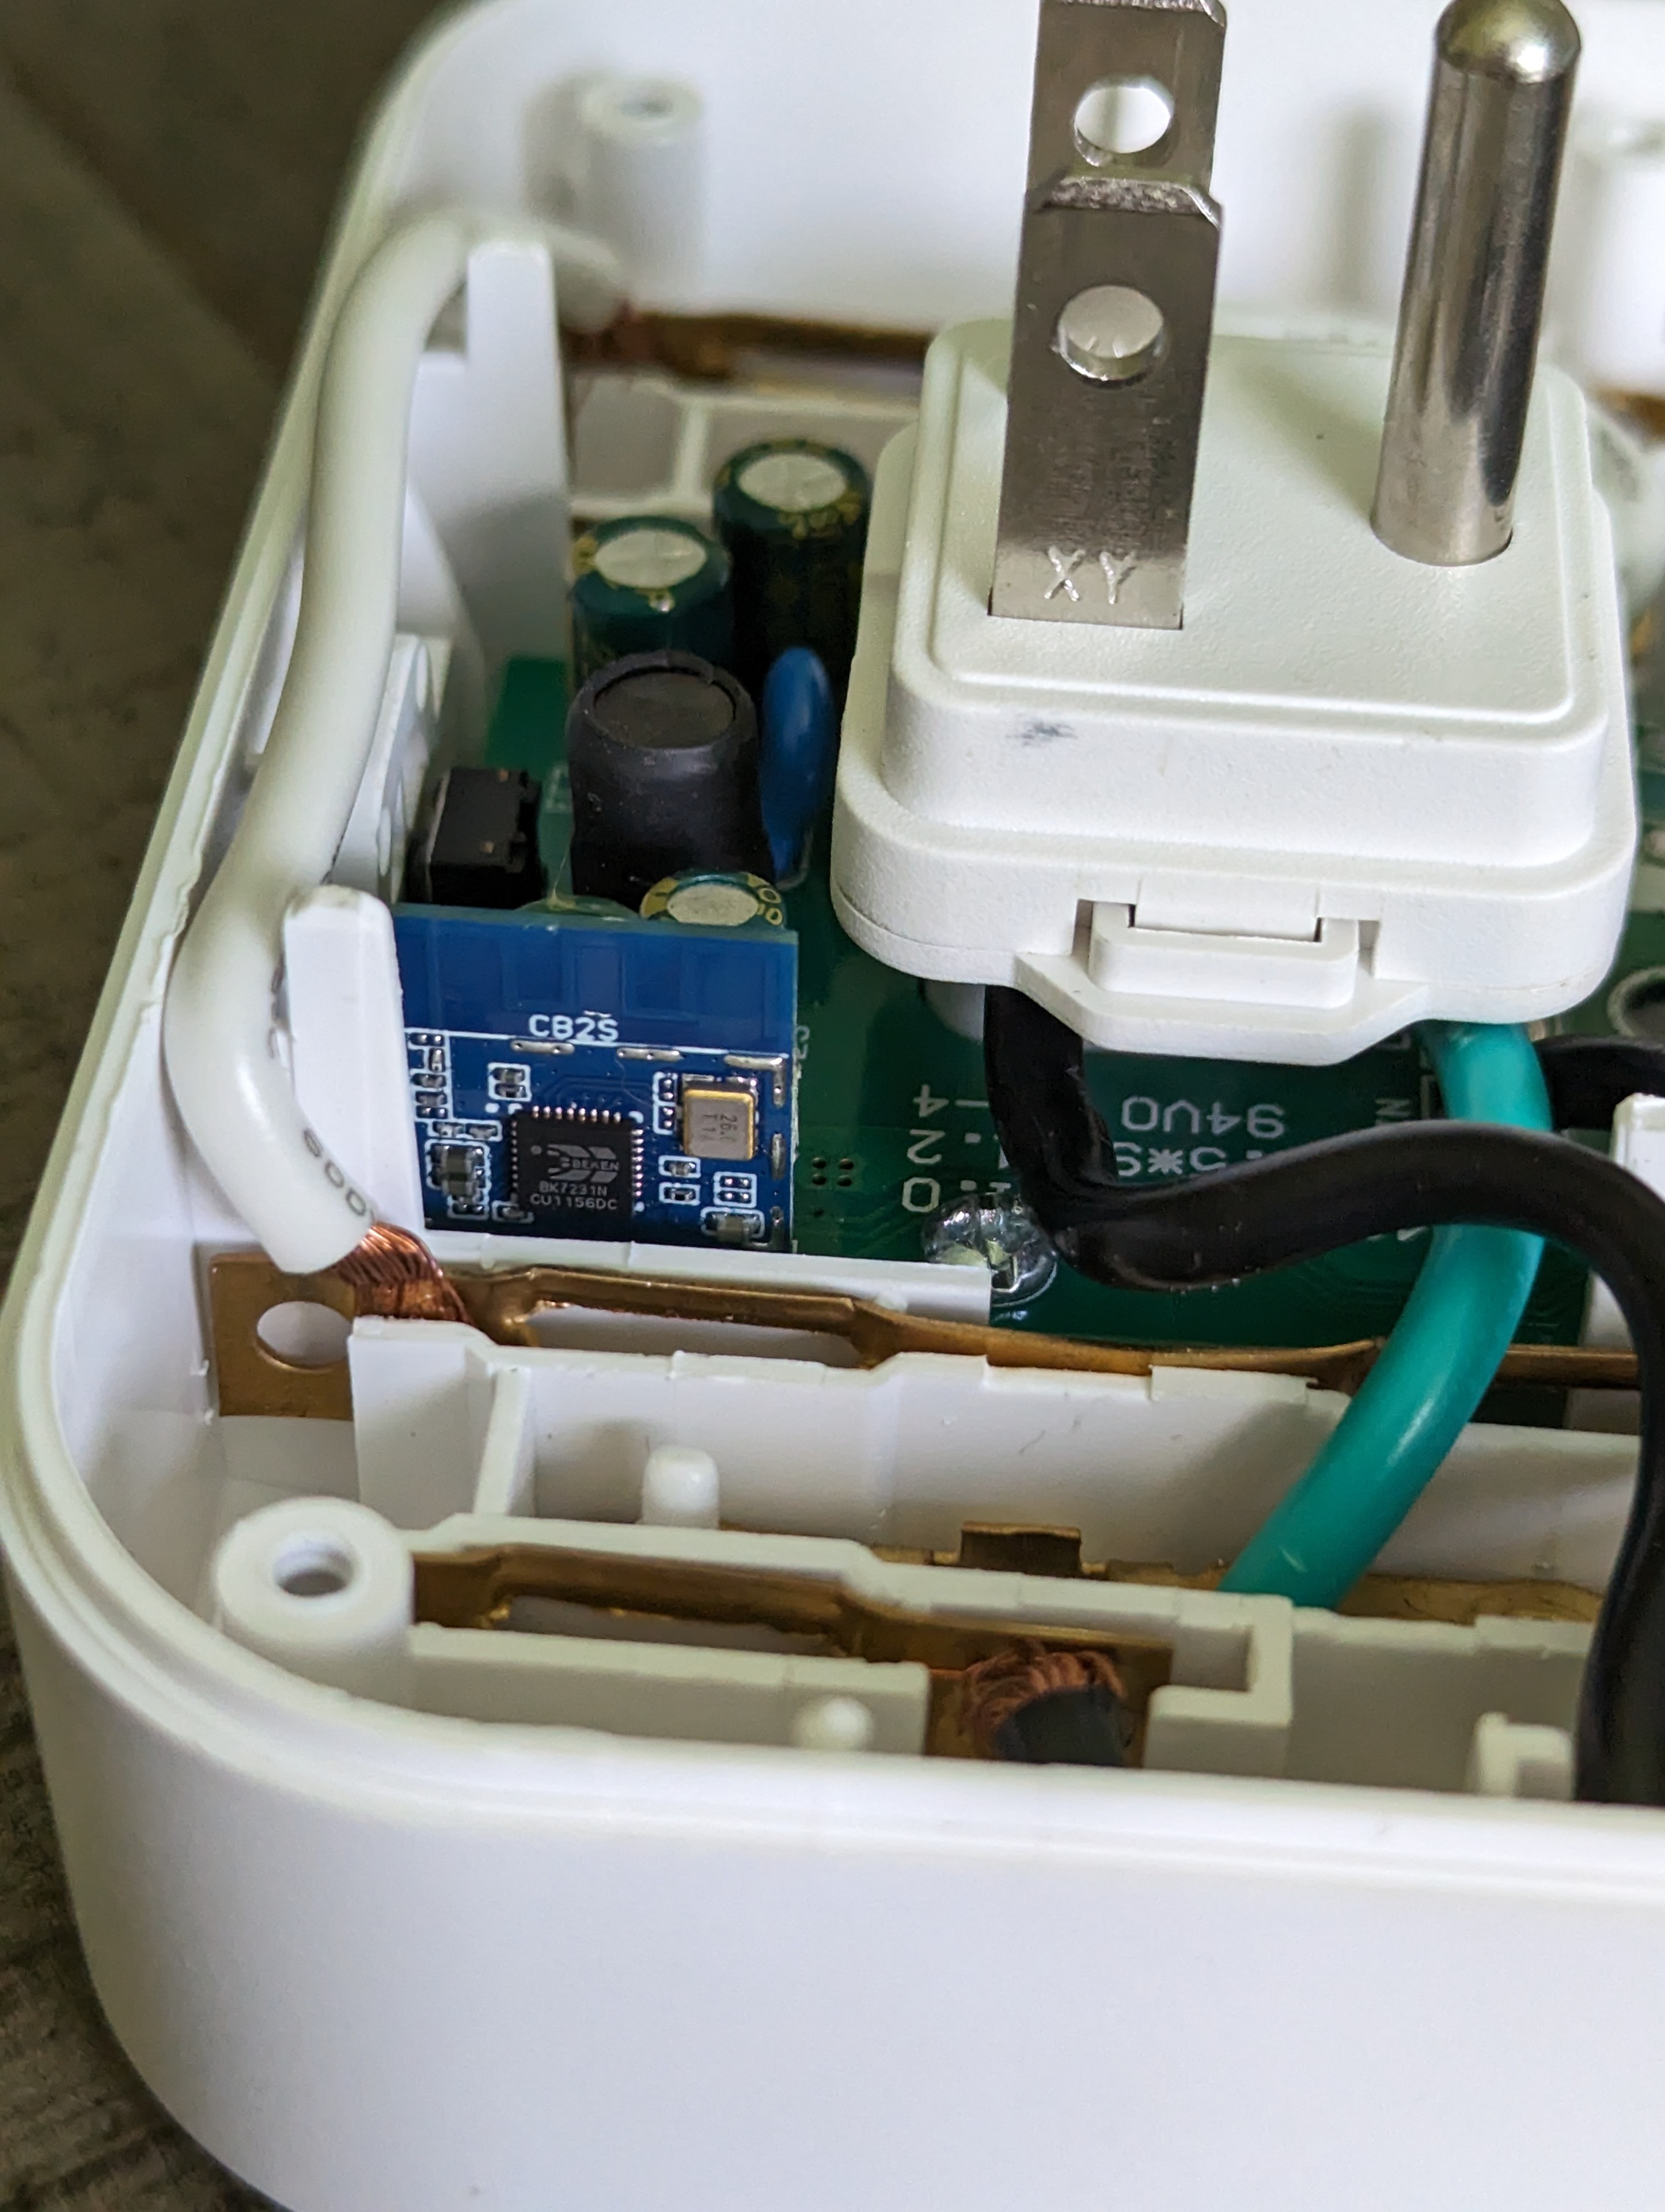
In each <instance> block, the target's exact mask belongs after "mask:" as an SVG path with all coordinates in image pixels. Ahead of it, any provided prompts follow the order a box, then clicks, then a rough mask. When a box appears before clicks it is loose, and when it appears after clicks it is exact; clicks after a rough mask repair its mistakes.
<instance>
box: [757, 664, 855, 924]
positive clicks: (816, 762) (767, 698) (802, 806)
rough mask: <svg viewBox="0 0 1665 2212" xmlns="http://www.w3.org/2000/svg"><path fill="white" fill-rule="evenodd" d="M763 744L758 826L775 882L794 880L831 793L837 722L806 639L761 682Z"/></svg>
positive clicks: (822, 674) (805, 863) (822, 672)
mask: <svg viewBox="0 0 1665 2212" xmlns="http://www.w3.org/2000/svg"><path fill="white" fill-rule="evenodd" d="M837 765H838V721H837V717H836V714H835V712H834V709H833V696H832V686H831V684H829V682H828V681H827V671H826V670H825V669H824V668H823V666H822V665H821V663H820V660H819V659H817V656H816V655H815V654H814V653H811V651H810V650H809V647H807V646H802V645H794V646H793V647H791V648H790V649H789V650H788V651H787V652H785V653H782V654H781V657H780V659H778V660H777V661H776V662H775V665H774V667H773V668H771V669H770V670H769V675H768V677H767V678H766V679H765V681H764V684H763V750H762V753H761V755H760V757H759V760H758V765H757V784H758V792H759V795H760V796H761V798H762V799H763V827H764V829H766V830H767V831H768V833H769V856H770V858H771V860H773V861H774V864H775V882H776V883H777V884H795V883H797V882H798V881H799V878H801V877H802V875H803V873H804V871H805V868H806V867H807V866H808V865H809V846H810V833H811V830H812V829H814V827H815V820H816V817H817V815H818V814H819V813H820V811H821V810H822V808H823V806H824V805H826V803H827V801H828V799H829V798H830V797H831V796H832V787H833V771H834V769H836V767H837Z"/></svg>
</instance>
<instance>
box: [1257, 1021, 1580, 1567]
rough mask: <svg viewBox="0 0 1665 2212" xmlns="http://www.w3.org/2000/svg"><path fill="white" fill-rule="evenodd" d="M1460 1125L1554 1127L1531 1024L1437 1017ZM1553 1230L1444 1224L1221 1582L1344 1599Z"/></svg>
mask: <svg viewBox="0 0 1665 2212" xmlns="http://www.w3.org/2000/svg"><path fill="white" fill-rule="evenodd" d="M1421 1035H1422V1038H1423V1042H1424V1043H1425V1045H1426V1046H1427V1048H1428V1050H1429V1052H1430V1054H1431V1055H1432V1058H1433V1062H1434V1066H1435V1069H1436V1071H1437V1073H1438V1076H1439V1084H1440V1089H1441V1091H1442V1092H1443V1094H1444V1099H1445V1110H1446V1113H1447V1115H1449V1117H1450V1118H1451V1119H1452V1120H1453V1121H1491V1122H1508V1123H1510V1124H1512V1125H1513V1126H1514V1127H1516V1128H1522V1129H1541V1130H1548V1129H1550V1128H1551V1127H1553V1124H1552V1121H1551V1118H1550V1108H1549V1098H1548V1095H1547V1092H1546V1091H1545V1088H1544V1079H1543V1076H1542V1074H1541V1073H1540V1069H1539V1066H1538V1060H1537V1055H1536V1054H1534V1051H1533V1048H1532V1046H1531V1043H1530V1042H1529V1041H1528V1037H1527V1034H1526V1032H1525V1030H1522V1029H1518V1028H1514V1027H1504V1026H1501V1025H1499V1026H1492V1025H1490V1024H1480V1023H1476V1022H1425V1023H1424V1024H1423V1025H1422V1030H1421ZM1543 1249H1544V1248H1543V1240H1542V1239H1541V1238H1540V1237H1527V1236H1522V1235H1521V1234H1519V1233H1518V1232H1516V1231H1514V1230H1510V1229H1469V1228H1450V1229H1440V1230H1437V1231H1436V1232H1435V1234H1434V1237H1433V1242H1432V1244H1431V1248H1430V1250H1429V1254H1428V1257H1427V1259H1426V1261H1425V1262H1424V1264H1423V1268H1422V1272H1421V1273H1420V1274H1419V1276H1418V1278H1417V1280H1416V1284H1415V1286H1414V1288H1413V1291H1412V1292H1411V1295H1410V1297H1409V1299H1408V1300H1407V1304H1406V1307H1405V1310H1404V1312H1403V1313H1402V1314H1401V1316H1400V1319H1399V1325H1398V1327H1397V1328H1395V1330H1394V1333H1393V1334H1392V1335H1391V1336H1390V1337H1389V1340H1388V1342H1387V1344H1386V1346H1384V1347H1383V1350H1382V1356H1381V1358H1379V1359H1378V1360H1377V1361H1376V1364H1375V1365H1374V1367H1372V1368H1371V1370H1370V1373H1369V1375H1368V1376H1366V1377H1365V1379H1364V1383H1363V1385H1362V1386H1361V1388H1360V1389H1359V1391H1358V1395H1357V1396H1356V1397H1355V1398H1354V1399H1353V1401H1352V1404H1351V1405H1350V1406H1349V1407H1347V1410H1346V1413H1344V1414H1343V1416H1342V1418H1341V1419H1340V1422H1339V1423H1338V1424H1337V1425H1336V1428H1335V1430H1334V1433H1333V1434H1332V1435H1331V1437H1329V1440H1328V1443H1326V1444H1325V1445H1324V1447H1323V1449H1322V1451H1320V1453H1319V1454H1318V1456H1317V1457H1316V1459H1315V1460H1314V1462H1313V1463H1312V1465H1311V1466H1310V1468H1308V1469H1307V1471H1306V1473H1305V1474H1303V1476H1302V1477H1301V1480H1299V1481H1298V1482H1297V1484H1296V1485H1295V1486H1294V1488H1293V1489H1292V1490H1291V1492H1289V1494H1288V1496H1287V1497H1286V1498H1284V1500H1283V1501H1282V1503H1281V1504H1279V1505H1278V1506H1277V1507H1276V1508H1275V1510H1273V1512H1272V1514H1271V1515H1270V1516H1268V1518H1267V1521H1266V1522H1265V1523H1264V1524H1263V1526H1262V1527H1261V1528H1260V1529H1259V1531H1258V1532H1257V1533H1256V1534H1255V1535H1254V1536H1252V1537H1251V1538H1250V1539H1249V1543H1248V1544H1247V1545H1246V1546H1245V1547H1244V1548H1243V1551H1242V1552H1241V1553H1239V1555H1238V1556H1237V1559H1235V1560H1234V1561H1233V1562H1232V1564H1231V1567H1230V1569H1229V1570H1228V1571H1227V1573H1226V1576H1225V1578H1224V1582H1223V1583H1221V1585H1220V1587H1221V1588H1222V1589H1229V1590H1242V1591H1245V1592H1255V1593H1259V1594H1262V1595H1273V1596H1279V1597H1288V1598H1292V1599H1293V1600H1294V1601H1295V1602H1296V1603H1297V1605H1318V1606H1333V1605H1335V1604H1336V1603H1338V1602H1339V1601H1340V1599H1341V1598H1342V1597H1344V1596H1345V1595H1346V1592H1347V1591H1348V1590H1349V1589H1351V1588H1352V1585H1353V1583H1356V1582H1357V1581H1358V1577H1359V1576H1360V1575H1362V1574H1363V1573H1364V1571H1365V1570H1366V1568H1368V1567H1369V1565H1370V1562H1371V1560H1372V1559H1375V1557H1376V1553H1378V1552H1379V1551H1380V1550H1381V1549H1382V1546H1383V1545H1384V1544H1385V1543H1386V1542H1387V1541H1388V1539H1389V1537H1390V1536H1391V1535H1392V1534H1393V1533H1394V1531H1395V1528H1398V1526H1399V1524H1400V1522H1401V1521H1402V1520H1403V1519H1404V1518H1405V1516H1406V1515H1407V1513H1408V1512H1409V1511H1410V1510H1411V1508H1412V1506H1413V1505H1414V1504H1416V1501H1417V1499H1418V1498H1419V1497H1420V1496H1421V1495H1422V1492H1423V1491H1424V1489H1425V1487H1426V1486H1427V1484H1428V1482H1429V1480H1430V1479H1431V1476H1432V1475H1433V1474H1434V1471H1435V1469H1436V1468H1437V1467H1438V1466H1439V1465H1440V1463H1441V1462H1442V1461H1443V1459H1444V1457H1445V1455H1446V1454H1447V1453H1448V1452H1449V1450H1450V1449H1451V1447H1452V1445H1453V1444H1455V1442H1456V1440H1457V1437H1458V1436H1459V1435H1460V1434H1461V1431H1462V1428H1463V1426H1464V1425H1465V1423H1467V1422H1468V1421H1469V1420H1471V1419H1473V1417H1474V1409H1475V1408H1476V1407H1477V1406H1478V1405H1479V1404H1480V1400H1481V1399H1482V1398H1483V1397H1484V1396H1485V1395H1486V1391H1487V1390H1488V1389H1490V1387H1491V1384H1492V1377H1493V1376H1494V1375H1495V1374H1496V1373H1497V1370H1498V1362H1499V1360H1501V1359H1502V1358H1503V1356H1504V1352H1506V1351H1507V1350H1508V1348H1509V1346H1510V1344H1511V1342H1512V1341H1513V1340H1514V1335H1515V1331H1516V1328H1517V1327H1518V1326H1519V1324H1520V1319H1521V1316H1522V1312H1523V1311H1524V1310H1525V1308H1526V1302H1527V1299H1528V1296H1529V1295H1530V1293H1531V1290H1532V1285H1533V1283H1534V1279H1536V1276H1537V1273H1538V1262H1539V1260H1540V1257H1541V1255H1542V1253H1543Z"/></svg>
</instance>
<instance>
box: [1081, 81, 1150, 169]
mask: <svg viewBox="0 0 1665 2212" xmlns="http://www.w3.org/2000/svg"><path fill="white" fill-rule="evenodd" d="M1173 119H1174V95H1173V94H1172V93H1171V92H1170V91H1169V89H1168V88H1167V86H1166V85H1165V84H1158V82H1157V81H1156V79H1155V78H1154V77H1153V76H1106V77H1101V78H1100V79H1099V81H1098V82H1097V84H1095V85H1093V86H1091V88H1089V89H1088V90H1087V91H1086V92H1085V93H1083V94H1082V95H1081V98H1080V100H1079V101H1078V102H1077V104H1076V109H1075V143H1076V144H1077V146H1078V147H1079V149H1080V150H1081V158H1082V160H1083V161H1091V162H1092V163H1093V164H1094V165H1095V167H1097V165H1098V164H1099V163H1101V162H1103V161H1122V160H1125V159H1126V158H1127V155H1129V154H1148V153H1149V152H1150V150H1151V149H1152V147H1153V146H1155V145H1156V144H1158V143H1159V141H1161V140H1162V139H1164V138H1165V137H1167V135H1168V130H1169V125H1170V124H1171V123H1172V122H1173Z"/></svg>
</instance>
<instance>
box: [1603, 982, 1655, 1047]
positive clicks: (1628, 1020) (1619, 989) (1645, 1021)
mask: <svg viewBox="0 0 1665 2212" xmlns="http://www.w3.org/2000/svg"><path fill="white" fill-rule="evenodd" d="M1607 1019H1608V1020H1609V1021H1610V1022H1611V1023H1612V1024H1613V1027H1614V1029H1616V1030H1618V1032H1619V1036H1628V1037H1647V1038H1650V1040H1651V1041H1652V1042H1654V1043H1656V1044H1660V1043H1665V968H1638V969H1637V971H1636V973H1635V974H1634V975H1626V978H1625V980H1624V981H1623V982H1622V983H1615V984H1614V986H1613V989H1612V990H1611V991H1610V992H1609V993H1608V994H1607Z"/></svg>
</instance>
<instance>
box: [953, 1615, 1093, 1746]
mask: <svg viewBox="0 0 1665 2212" xmlns="http://www.w3.org/2000/svg"><path fill="white" fill-rule="evenodd" d="M1091 1689H1105V1690H1108V1691H1109V1692H1110V1693H1111V1695H1112V1696H1113V1697H1115V1698H1118V1699H1121V1698H1125V1697H1126V1695H1127V1692H1126V1691H1125V1689H1124V1688H1123V1686H1122V1681H1121V1675H1120V1674H1118V1673H1117V1671H1116V1666H1115V1661H1114V1660H1113V1659H1112V1658H1111V1657H1110V1656H1109V1653H1108V1652H1103V1651H1056V1650H1048V1647H1047V1646H1046V1645H1045V1644H1042V1643H1039V1642H1038V1641H1035V1640H1032V1639H1025V1640H1024V1642H1023V1643H1021V1644H1014V1645H1013V1646H1012V1649H1011V1650H1009V1651H1001V1652H998V1653H997V1654H996V1655H995V1656H994V1658H992V1659H980V1660H979V1661H978V1662H976V1664H975V1666H971V1667H968V1668H966V1670H965V1674H964V1675H963V1678H962V1680H961V1686H960V1696H961V1700H962V1706H961V1711H962V1717H963V1721H964V1724H965V1728H966V1731H967V1733H968V1734H969V1735H970V1736H971V1738H972V1740H973V1741H974V1742H975V1743H976V1745H977V1747H978V1748H979V1749H980V1750H981V1751H982V1752H983V1753H985V1755H988V1756H992V1755H993V1753H994V1738H995V1737H996V1735H998V1734H999V1733H1000V1729H1001V1728H1002V1727H1003V1726H1004V1725H1005V1723H1006V1722H1007V1721H1009V1720H1010V1719H1011V1718H1012V1715H1013V1714H1014V1713H1017V1712H1021V1711H1023V1709H1024V1706H1025V1705H1033V1704H1034V1702H1035V1700H1036V1699H1037V1698H1046V1697H1051V1696H1053V1695H1054V1693H1055V1692H1059V1691H1060V1690H1091Z"/></svg>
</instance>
